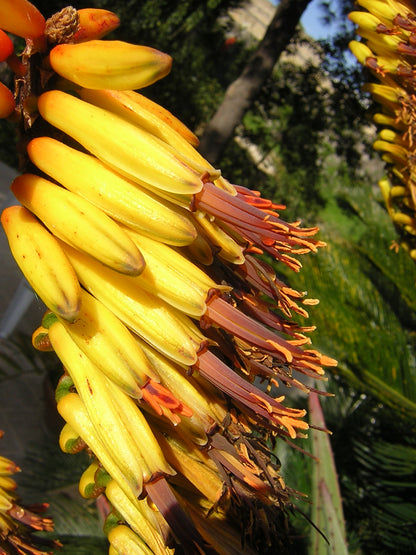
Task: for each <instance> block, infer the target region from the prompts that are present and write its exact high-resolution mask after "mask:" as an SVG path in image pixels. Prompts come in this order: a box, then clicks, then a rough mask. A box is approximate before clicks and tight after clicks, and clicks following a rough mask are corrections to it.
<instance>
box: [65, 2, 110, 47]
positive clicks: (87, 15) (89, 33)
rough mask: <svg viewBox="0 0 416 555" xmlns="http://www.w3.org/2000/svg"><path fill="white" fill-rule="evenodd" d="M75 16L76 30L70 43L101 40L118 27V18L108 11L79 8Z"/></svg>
mask: <svg viewBox="0 0 416 555" xmlns="http://www.w3.org/2000/svg"><path fill="white" fill-rule="evenodd" d="M77 14H78V17H79V23H78V29H77V31H76V32H75V33H74V35H72V37H71V41H72V42H84V41H87V40H94V39H101V38H102V37H104V36H105V35H107V34H108V33H110V32H111V31H114V29H117V27H118V26H119V25H120V19H119V18H118V16H117V15H116V14H115V13H113V12H111V11H109V10H104V9H99V8H81V9H80V10H77Z"/></svg>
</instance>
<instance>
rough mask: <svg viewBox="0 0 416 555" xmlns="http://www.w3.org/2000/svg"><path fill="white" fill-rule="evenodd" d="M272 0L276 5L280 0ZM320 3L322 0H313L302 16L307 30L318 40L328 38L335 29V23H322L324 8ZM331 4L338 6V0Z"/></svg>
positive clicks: (333, 0)
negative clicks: (329, 24)
mask: <svg viewBox="0 0 416 555" xmlns="http://www.w3.org/2000/svg"><path fill="white" fill-rule="evenodd" d="M270 1H271V3H272V4H274V5H276V4H277V3H278V0H270ZM320 3H321V0H312V2H311V3H310V4H309V5H308V7H307V8H306V10H305V13H304V14H303V16H302V18H301V22H302V25H303V27H304V29H305V31H306V32H307V33H308V35H310V36H311V37H312V38H314V39H316V40H318V39H324V38H327V37H328V35H329V34H330V33H331V31H332V32H334V31H335V26H334V25H332V26H328V25H323V24H322V9H321V8H320V7H319V4H320ZM331 4H333V5H335V6H336V4H337V0H331Z"/></svg>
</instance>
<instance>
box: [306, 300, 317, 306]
mask: <svg viewBox="0 0 416 555" xmlns="http://www.w3.org/2000/svg"><path fill="white" fill-rule="evenodd" d="M302 304H305V305H307V306H315V305H317V304H319V299H303V301H302Z"/></svg>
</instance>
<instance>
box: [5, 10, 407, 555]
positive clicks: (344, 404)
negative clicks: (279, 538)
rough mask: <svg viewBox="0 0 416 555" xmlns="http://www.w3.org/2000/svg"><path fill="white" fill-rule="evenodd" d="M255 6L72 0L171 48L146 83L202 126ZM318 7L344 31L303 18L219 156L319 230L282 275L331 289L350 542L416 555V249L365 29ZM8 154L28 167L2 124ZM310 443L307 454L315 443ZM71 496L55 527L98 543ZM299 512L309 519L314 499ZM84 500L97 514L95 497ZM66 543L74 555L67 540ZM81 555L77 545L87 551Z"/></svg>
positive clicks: (326, 300) (242, 60) (241, 47)
mask: <svg viewBox="0 0 416 555" xmlns="http://www.w3.org/2000/svg"><path fill="white" fill-rule="evenodd" d="M293 1H296V0H293ZM313 1H314V2H317V0H313ZM246 4H247V2H246V1H239V0H206V1H205V2H200V1H197V0H184V1H179V0H152V1H150V0H147V1H145V0H144V1H137V0H127V1H121V0H112V1H111V2H110V1H109V0H93V1H91V2H86V1H85V2H84V0H82V1H77V2H73V5H74V7H76V8H82V7H86V6H94V7H103V8H107V9H110V10H112V11H115V12H116V13H117V14H118V15H119V17H120V19H121V27H120V28H119V29H118V30H117V31H116V36H117V38H118V39H121V40H127V41H131V42H135V43H142V44H148V45H151V46H153V47H155V48H159V49H160V50H163V51H166V52H168V53H169V54H171V55H172V57H173V68H172V72H171V74H170V76H169V77H168V78H166V79H164V80H162V81H160V82H158V83H156V84H155V85H152V87H149V89H146V90H145V91H144V92H145V93H146V94H147V95H148V96H149V97H151V98H152V99H154V100H156V101H158V102H160V103H162V104H163V105H164V106H166V107H167V108H168V109H170V110H171V111H172V112H173V113H174V114H175V115H176V116H178V117H180V118H181V119H182V120H183V121H184V122H185V123H186V124H187V125H188V126H189V127H191V128H192V129H193V130H195V131H196V132H197V133H198V134H199V135H201V134H202V133H203V130H204V128H205V127H206V126H207V125H208V123H209V121H210V118H211V117H212V115H213V114H214V113H215V111H216V109H217V107H218V106H219V105H220V103H221V101H222V99H223V97H224V94H225V91H226V89H227V87H228V86H229V84H230V83H232V82H233V81H234V80H235V79H236V78H237V77H238V76H239V75H240V74H241V72H242V71H243V68H244V67H245V65H246V61H247V59H248V58H249V56H250V55H251V54H252V53H253V52H254V51H255V49H256V47H257V45H258V39H255V38H254V37H253V36H251V35H250V34H249V33H247V31H244V30H243V29H241V28H239V27H238V25H236V23H235V21H234V19H233V18H232V17H230V15H229V14H230V10H231V9H232V8H236V7H238V6H242V7H244V6H245V5H246ZM305 4H306V2H305ZM36 5H37V6H38V7H39V8H40V10H41V11H42V12H43V13H44V15H45V16H50V15H51V14H52V13H54V12H56V11H57V10H58V9H60V8H62V7H64V6H65V5H67V2H64V1H61V0H59V1H54V2H52V1H47V0H39V1H36ZM320 5H321V10H322V17H323V19H324V20H325V19H326V20H327V22H331V21H334V20H335V21H337V24H338V29H339V32H338V33H335V34H334V35H332V36H331V37H329V38H328V39H327V40H323V41H316V40H313V39H311V37H308V36H307V35H306V34H305V33H304V31H303V29H302V27H301V26H298V27H297V28H296V32H295V34H294V35H293V37H292V39H291V40H290V42H289V43H288V45H287V47H286V49H285V51H284V53H283V54H282V55H281V56H280V59H279V61H278V63H277V64H276V65H275V66H274V68H273V71H272V73H271V74H270V75H269V77H268V78H267V79H266V80H265V81H264V83H263V85H262V87H261V88H260V89H259V91H258V94H257V96H256V97H255V99H254V100H253V102H252V104H251V106H250V108H249V109H248V110H247V111H246V112H245V114H244V117H243V118H242V120H241V121H240V123H239V124H238V125H237V127H236V128H235V131H234V134H233V137H232V139H231V140H230V141H229V142H228V144H227V147H226V148H225V149H224V151H223V152H222V154H221V156H220V158H219V159H218V160H217V162H216V164H217V166H218V167H220V168H221V169H222V171H223V174H224V175H225V176H226V177H227V178H228V179H229V180H230V181H232V182H235V183H239V184H241V185H245V186H248V187H250V188H254V189H258V190H260V191H261V192H262V193H263V194H264V196H267V197H270V198H272V199H273V200H275V201H276V202H278V203H284V204H286V205H287V209H286V210H285V211H283V213H282V217H283V218H284V219H286V220H290V221H292V220H297V219H301V220H302V222H303V224H304V225H311V226H314V225H319V226H320V228H321V232H320V237H321V238H322V239H323V240H325V241H326V242H327V243H328V247H327V249H325V250H324V251H322V252H320V253H319V254H318V255H317V256H309V257H306V259H304V260H302V263H303V269H302V271H301V272H300V273H299V275H297V274H296V275H294V274H293V272H292V273H289V272H287V271H286V270H285V268H281V267H280V266H279V267H276V269H277V271H278V272H279V273H281V274H285V275H284V277H285V280H287V281H289V283H290V284H291V285H293V286H294V287H295V288H298V289H300V290H305V291H308V292H309V296H311V297H317V298H319V299H320V301H321V302H320V306H318V307H317V308H314V307H312V308H311V310H310V312H311V323H313V324H316V325H317V328H318V329H317V331H316V332H315V333H314V334H312V341H313V344H314V345H316V346H317V348H319V349H321V350H323V351H324V352H326V353H327V354H328V355H329V356H332V357H334V358H337V359H338V361H339V366H338V368H337V369H336V370H335V372H333V373H332V374H331V376H330V379H329V382H328V383H327V384H318V386H319V387H323V386H325V387H326V388H327V389H328V391H330V392H333V393H335V395H336V398H335V399H333V398H330V397H329V398H326V399H325V400H324V401H322V405H323V408H324V413H325V418H326V422H327V426H328V428H329V429H331V430H332V432H333V435H332V447H333V450H334V454H335V460H336V465H337V470H338V475H339V482H340V486H341V494H342V497H343V501H344V511H345V517H346V527H347V537H348V541H349V550H350V553H355V552H357V553H363V554H370V555H373V554H374V555H376V554H377V555H379V554H392V555H393V554H396V553H400V554H407V553H408V554H411V553H414V552H416V540H415V534H414V532H413V530H414V525H415V524H416V504H415V496H414V495H411V494H413V493H414V492H415V488H416V462H415V461H416V456H415V449H416V436H415V415H416V386H415V383H416V382H415V380H416V370H415V360H416V349H415V346H416V345H415V325H416V289H415V278H416V270H415V266H414V264H413V263H412V262H411V261H410V259H409V258H408V257H407V256H405V254H404V253H402V252H398V253H396V252H395V251H394V250H391V249H390V248H389V247H390V246H391V244H392V241H394V239H395V231H394V229H393V226H392V224H391V222H390V220H389V218H388V217H387V215H386V213H385V210H384V208H383V203H382V198H381V194H380V193H379V191H378V188H377V185H376V184H377V181H378V179H379V178H380V177H381V175H382V174H383V166H382V164H381V163H380V162H379V160H378V157H377V156H373V154H372V150H371V143H372V142H373V140H374V138H375V133H376V130H375V128H374V126H372V124H370V123H369V120H368V118H367V117H366V114H367V113H368V109H369V100H368V98H367V97H366V96H365V95H364V94H363V93H361V91H360V85H361V83H362V82H363V78H362V74H361V69H360V68H359V67H358V65H357V64H355V63H354V62H352V61H351V58H350V57H348V54H346V49H347V45H348V41H349V40H350V39H351V38H352V36H353V34H354V29H353V26H352V25H349V24H348V22H347V19H346V14H347V13H348V12H349V11H351V9H353V6H352V2H350V1H349V0H344V1H339V2H320ZM333 12H335V13H333ZM109 38H110V37H109ZM0 159H1V160H2V161H4V162H7V163H9V164H12V165H13V164H15V163H16V160H15V158H14V155H13V145H12V144H11V142H10V129H9V128H8V126H7V124H4V123H2V124H1V126H0ZM296 402H297V403H298V404H299V405H301V404H304V403H305V400H302V399H297V400H296ZM302 448H305V449H306V450H308V449H310V444H309V441H308V440H305V441H304V442H303V444H302ZM51 449H52V451H53V448H50V449H49V451H48V449H45V450H44V453H46V452H47V453H48V460H52V461H56V460H58V459H57V458H55V457H59V453H58V452H57V451H58V450H57V449H55V454H52V455H51V453H50V450H51ZM277 453H278V456H279V457H280V458H281V460H282V463H283V464H282V468H283V469H284V474H285V478H286V480H287V483H288V484H289V485H290V486H291V487H294V488H296V489H298V490H299V491H304V492H306V493H308V492H310V491H311V488H312V484H311V475H312V472H311V469H312V465H313V464H314V463H313V462H312V461H310V460H309V459H308V458H305V456H303V455H302V454H300V453H298V452H296V451H294V450H293V449H287V448H286V447H285V446H284V445H280V446H279V445H278V447H277ZM30 457H32V459H31V461H32V462H31V467H32V468H33V469H34V471H36V469H37V471H38V472H39V473H42V472H46V471H45V468H49V467H47V466H45V462H44V460H43V459H44V457H43V458H42V456H41V454H39V453H37V454H36V455H34V454H32V453H29V458H30ZM39 458H40V459H41V460H39ZM34 459H35V460H38V467H36V464H35V462H34ZM58 464H60V463H58ZM48 472H50V470H49V471H48ZM45 475H47V474H45ZM74 475H75V476H77V473H75V474H74ZM66 480H67V482H65V480H64V481H63V483H64V484H65V485H68V478H66ZM27 485H28V486H29V484H27ZM32 486H33V482H32ZM40 487H44V486H40ZM56 487H57V486H56V484H54V485H53V488H54V490H55V489H56ZM46 489H48V488H47V487H46ZM59 499H61V497H60V498H59ZM72 501H73V500H72V499H70V500H69V501H68V503H67V504H66V502H65V503H64V502H62V501H57V504H56V507H57V513H58V515H59V514H60V515H61V516H62V514H63V513H64V512H65V513H66V515H67V516H66V517H65V518H66V519H67V520H66V524H64V522H65V519H63V518H61V517H59V516H58V522H59V526H58V530H57V531H58V535H59V532H60V528H59V527H60V526H61V530H64V531H63V532H62V534H63V535H65V536H70V534H69V533H68V518H69V517H71V518H70V522H72V521H73V522H72V523H73V529H74V530H76V531H77V532H76V533H74V534H73V536H76V535H77V534H78V535H82V534H84V535H85V536H88V538H89V540H88V542H87V544H88V549H89V553H102V552H103V551H102V538H100V537H99V526H98V524H97V522H96V521H95V522H94V523H93V524H91V521H90V520H89V519H85V521H84V523H87V529H85V528H84V529H82V523H81V521H83V518H79V514H78V515H77V504H76V503H75V502H72ZM311 501H312V502H313V498H312V500H311ZM300 506H301V507H302V510H303V511H304V512H305V513H306V514H309V512H310V505H309V503H303V504H302V503H300ZM86 510H87V512H88V511H89V514H90V513H91V507H90V506H88V507H86ZM68 515H69V517H68ZM294 525H295V530H294V534H295V535H298V536H302V537H303V538H304V541H302V542H297V541H294V547H293V553H296V554H302V553H311V551H309V547H308V544H307V541H306V539H307V537H308V534H309V525H308V524H307V523H306V521H305V520H304V519H295V521H294ZM80 530H82V531H80ZM92 530H93V532H92ZM95 533H96V534H97V536H96V542H97V543H96V544H94V541H95V539H94V538H95V536H94V534H95ZM71 541H74V542H76V541H77V539H76V537H75V538H74V537H72V540H71ZM94 546H95V547H94ZM67 549H69V551H68V553H70V552H71V548H70V546H69V547H68V548H67ZM77 549H78V551H77ZM79 549H80V548H79V546H78V547H74V550H73V551H72V552H73V553H81V551H79ZM65 552H66V551H65ZM327 552H328V553H331V551H330V548H328V551H327Z"/></svg>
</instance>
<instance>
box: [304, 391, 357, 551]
mask: <svg viewBox="0 0 416 555" xmlns="http://www.w3.org/2000/svg"><path fill="white" fill-rule="evenodd" d="M309 413H310V423H311V425H312V426H314V427H318V428H322V429H325V428H326V425H325V420H324V416H323V413H322V409H321V406H320V403H319V398H318V395H317V394H316V393H313V392H312V393H310V395H309ZM311 436H312V440H311V443H312V454H313V455H314V456H315V457H316V459H317V461H316V463H315V465H314V469H313V474H312V495H311V498H312V513H311V520H312V522H313V523H314V524H315V525H316V526H317V527H318V528H319V530H320V531H321V532H322V534H323V535H324V536H325V538H326V539H327V540H326V539H325V538H324V537H323V536H322V535H320V534H318V532H317V531H316V530H314V529H311V545H310V550H309V553H310V555H327V554H328V555H329V554H330V553H337V555H348V548H347V543H346V530H345V524H344V513H343V509H342V501H341V493H340V488H339V484H338V477H337V472H336V468H335V462H334V458H333V454H332V449H331V443H330V440H329V436H328V435H327V433H326V432H324V431H322V430H319V429H318V430H312V431H311Z"/></svg>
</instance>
